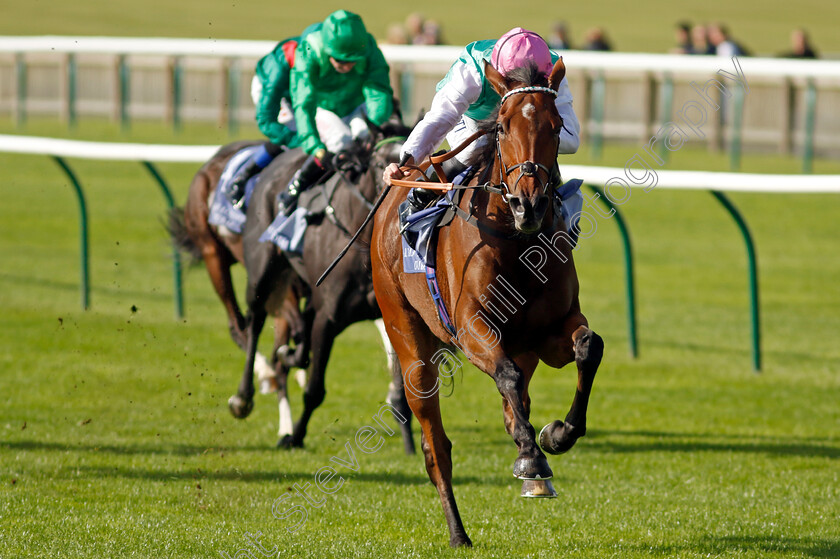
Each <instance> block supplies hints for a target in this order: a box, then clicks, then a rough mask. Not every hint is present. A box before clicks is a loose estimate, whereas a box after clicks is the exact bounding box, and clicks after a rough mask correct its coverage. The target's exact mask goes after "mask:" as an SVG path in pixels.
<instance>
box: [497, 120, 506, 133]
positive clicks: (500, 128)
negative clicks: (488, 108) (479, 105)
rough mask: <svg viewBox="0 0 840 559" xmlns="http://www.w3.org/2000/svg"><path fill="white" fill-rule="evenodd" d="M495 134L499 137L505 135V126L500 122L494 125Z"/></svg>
mask: <svg viewBox="0 0 840 559" xmlns="http://www.w3.org/2000/svg"><path fill="white" fill-rule="evenodd" d="M496 133H497V134H499V135H500V136H504V135H505V125H504V124H502V123H501V122H497V123H496Z"/></svg>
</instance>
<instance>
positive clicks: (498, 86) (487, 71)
mask: <svg viewBox="0 0 840 559" xmlns="http://www.w3.org/2000/svg"><path fill="white" fill-rule="evenodd" d="M484 75H485V76H487V81H489V82H490V85H492V86H493V89H495V90H496V93H498V94H499V96H501V97H504V95H505V93H507V92H508V85H507V80H506V79H505V77H504V76H503V75H502V74H501V73H500V72H499V71H498V70H496V69H495V68H493V65H492V64H490V63H489V62H487V61H486V60H485V61H484Z"/></svg>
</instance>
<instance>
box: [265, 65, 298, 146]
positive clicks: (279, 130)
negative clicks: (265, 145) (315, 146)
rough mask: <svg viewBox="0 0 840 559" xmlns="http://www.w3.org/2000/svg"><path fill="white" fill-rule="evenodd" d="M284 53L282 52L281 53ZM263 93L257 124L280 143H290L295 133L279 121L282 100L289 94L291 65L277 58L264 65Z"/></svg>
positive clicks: (268, 136) (270, 138)
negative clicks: (277, 60) (278, 61)
mask: <svg viewBox="0 0 840 559" xmlns="http://www.w3.org/2000/svg"><path fill="white" fill-rule="evenodd" d="M281 54H282V53H281ZM262 71H263V72H264V73H265V75H264V76H263V77H262V78H261V81H262V84H263V91H262V95H261V96H260V99H259V102H258V103H257V126H259V128H260V130H261V131H262V133H263V134H265V136H266V137H267V138H268V139H269V140H271V141H272V142H273V143H275V144H278V145H289V144H290V143H291V142H292V140H293V139H294V136H295V133H294V132H292V131H291V130H289V129H288V128H287V127H286V126H285V125H283V124H280V123H279V122H277V115H279V114H280V100H281V99H283V97H288V96H289V67H288V66H287V65H285V64H283V63H277V62H276V60H275V59H272V60H270V61H268V60H267V61H265V63H263V65H262Z"/></svg>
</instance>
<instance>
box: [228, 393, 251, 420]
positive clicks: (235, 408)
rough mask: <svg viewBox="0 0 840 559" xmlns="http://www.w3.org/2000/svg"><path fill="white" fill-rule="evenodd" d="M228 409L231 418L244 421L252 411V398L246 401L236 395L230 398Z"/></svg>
mask: <svg viewBox="0 0 840 559" xmlns="http://www.w3.org/2000/svg"><path fill="white" fill-rule="evenodd" d="M228 409H230V413H231V414H233V417H235V418H236V419H245V418H246V417H248V416H249V415H250V414H251V411H252V410H253V409H254V400H253V398H252V399H250V400H246V399H244V398H242V397H241V396H239V395H238V394H237V395H234V396H231V397H230V399H229V400H228Z"/></svg>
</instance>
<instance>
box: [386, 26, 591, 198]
mask: <svg viewBox="0 0 840 559" xmlns="http://www.w3.org/2000/svg"><path fill="white" fill-rule="evenodd" d="M558 58H559V56H558V55H557V54H556V53H554V52H552V51H551V50H549V48H548V45H547V44H546V42H545V41H544V40H543V39H542V37H540V36H539V35H537V34H536V33H533V32H531V31H526V30H525V29H522V28H521V27H515V28H513V29H511V30H510V31H508V32H507V33H505V34H504V35H503V36H502V37H501V38H500V39H498V40H485V41H476V42H473V43H470V44H468V45H467V46H466V47H465V48H464V50H463V51H461V54H460V56H459V57H458V60H456V61H455V63H454V64H452V66H451V67H450V69H449V72H448V73H447V74H446V77H444V78H443V79H442V80H441V81H440V82H439V83H438V85H437V92H436V93H435V96H434V98H433V99H432V104H431V108H430V109H429V112H427V113H426V114H425V116H424V117H423V120H421V121H420V122H419V123H418V124H417V126H415V127H414V130H412V132H411V134H410V135H409V137H408V139H407V140H406V142H405V144H404V145H403V149H402V158H401V164H403V165H406V164H408V165H414V164H416V163H419V162H421V161H423V160H424V159H425V158H426V157H428V156H429V154H431V153H432V152H433V151H434V149H435V148H436V147H437V146H438V145H439V144H440V143H441V142H443V139H444V137H445V138H446V140H447V141H448V142H449V145H450V147H452V148H455V147H457V146H459V145H460V144H461V143H462V142H463V141H464V140H466V139H467V138H468V137H469V136H470V135H472V134H473V133H474V132H475V131H476V130H477V129H478V126H477V124H478V121H480V120H482V119H485V118H487V117H489V116H490V115H491V114H492V113H493V112H494V111H495V109H496V107H498V105H499V103H500V102H501V98H500V97H499V94H498V93H496V90H495V89H493V86H492V85H491V84H490V82H489V81H487V78H486V76H485V70H484V63H485V61H486V62H488V63H490V64H491V65H492V66H493V68H495V69H496V70H498V71H499V72H500V73H501V74H502V75H507V73H508V72H510V71H511V70H513V69H515V68H522V67H524V66H526V65H528V64H532V65H536V66H537V69H538V70H539V71H541V72H542V73H543V74H545V75H546V77H547V76H548V75H549V74H550V73H551V69H552V67H553V66H554V63H555V62H556V61H557V60H558ZM555 104H556V106H557V110H558V112H559V113H560V116H561V117H562V118H563V129H562V130H561V131H560V132H559V134H558V137H557V139H558V144H559V147H558V153H575V152H576V151H577V149H578V147H579V146H580V123H579V122H578V119H577V116H576V115H575V111H574V109H573V108H572V93H571V91H570V90H569V83H568V81H566V78H565V77H564V78H563V80H562V81H561V82H560V86H559V89H558V91H557V98H556V101H555ZM488 141H492V139H491V138H490V137H489V136H483V137H481V138H479V139H478V140H477V141H475V142H473V143H472V144H471V145H469V146H467V147H466V148H465V149H464V150H463V151H462V152H461V153H459V154H457V155H456V156H455V157H454V158H452V159H450V160H449V161H447V162H446V163H445V164H444V170H446V171H447V176H448V177H454V176H455V175H457V174H458V173H459V172H461V171H463V170H464V169H466V167H467V164H468V163H469V162H470V158H471V156H472V154H473V153H475V152H476V151H477V150H480V149H482V147H483V146H484V145H485V143H486V142H488ZM447 164H448V166H449V169H446V166H447ZM407 175H408V173H407V172H403V171H401V170H400V168H399V165H397V164H396V163H392V164H391V165H389V166H388V167H387V168H386V169H385V172H384V173H383V177H382V178H383V180H384V181H385V183H386V184H390V183H391V179H392V178H394V179H402V178H404V177H405V176H407ZM436 197H437V195H436V194H435V193H434V192H433V191H430V190H424V189H422V188H413V189H411V191H410V192H409V195H408V201H409V208H408V210H409V213H413V212H415V211H418V210H420V209H423V208H424V207H426V206H427V205H429V204H431V203H432V202H433V201H434V200H435V199H436Z"/></svg>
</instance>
